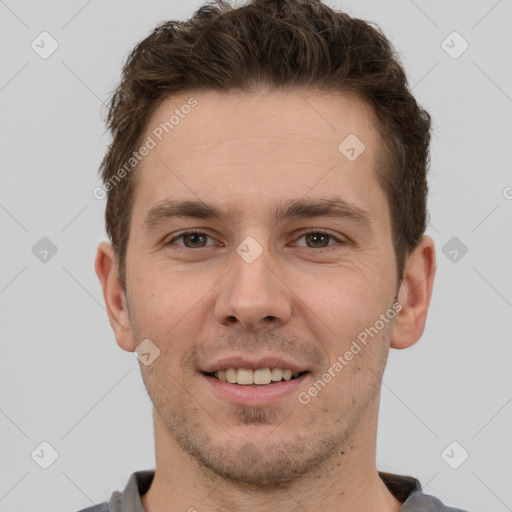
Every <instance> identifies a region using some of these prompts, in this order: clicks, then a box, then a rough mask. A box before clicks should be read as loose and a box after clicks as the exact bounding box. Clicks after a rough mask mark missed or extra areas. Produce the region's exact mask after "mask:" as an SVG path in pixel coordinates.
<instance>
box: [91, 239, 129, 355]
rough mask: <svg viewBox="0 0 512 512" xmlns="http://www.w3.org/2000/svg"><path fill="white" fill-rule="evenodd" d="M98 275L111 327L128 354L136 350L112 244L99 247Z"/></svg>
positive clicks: (96, 265) (118, 342)
mask: <svg viewBox="0 0 512 512" xmlns="http://www.w3.org/2000/svg"><path fill="white" fill-rule="evenodd" d="M94 268H95V270H96V275H97V276H98V279H99V280H100V283H101V287H102V289H103V299H104V301H105V306H106V309H107V313H108V318H109V321H110V325H111V327H112V329H113V331H114V334H115V337H116V341H117V344H118V345H119V346H120V347H121V348H122V349H123V350H126V351H128V352H133V351H134V350H135V342H134V339H133V333H132V328H131V324H130V317H129V313H128V307H127V303H126V297H125V293H124V290H123V286H122V283H121V280H120V279H119V274H118V271H117V265H116V256H115V252H114V248H113V247H112V244H110V243H108V242H102V243H101V244H100V245H99V246H98V251H97V254H96V261H95V264H94Z"/></svg>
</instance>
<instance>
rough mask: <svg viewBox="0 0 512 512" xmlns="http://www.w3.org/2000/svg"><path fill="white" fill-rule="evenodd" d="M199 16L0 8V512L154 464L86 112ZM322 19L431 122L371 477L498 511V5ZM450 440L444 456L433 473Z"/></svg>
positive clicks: (97, 130)
mask: <svg viewBox="0 0 512 512" xmlns="http://www.w3.org/2000/svg"><path fill="white" fill-rule="evenodd" d="M199 5H200V2H197V1H194V2H188V3H186V4H184V3H181V2H178V1H164V0H159V1H157V0H153V1H146V2H133V1H132V2H122V1H120V0H116V1H102V2H100V1H99V0H92V1H84V0H73V1H69V0H68V1H64V0H61V1H46V2H36V1H15V0H5V1H3V0H0V59H1V60H0V62H1V66H0V116H1V117H0V118H1V128H0V130H1V132H0V135H1V136H0V155H1V180H2V181H1V188H0V225H1V233H2V242H1V274H0V314H1V329H2V337H1V340H2V341H1V343H2V345H1V347H2V351H1V353H2V357H1V358H0V390H1V395H0V446H1V456H0V460H1V464H0V511H13V512H25V511H35V510H37V511H39V512H46V511H48V512H49V511H52V512H70V511H75V510H79V509H81V508H83V507H86V506H90V505H91V504H92V503H99V502H102V501H105V500H107V499H108V498H109V497H110V494H111V493H112V491H113V490H122V489H123V488H124V486H125V484H126V481H127V479H128V476H129V475H130V474H131V473H132V472H133V471H136V470H141V469H151V468H153V467H154V446H153V430H152V420H151V403H150V400H149V398H148V396H147V394H146V391H145V388H144V385H143V383H142V379H141V377H140V372H139V368H138V362H137V360H136V359H135V357H134V356H133V355H132V354H129V353H127V352H124V351H123V350H121V349H120V348H119V347H118V346H117V344H116V342H115V338H114V336H113V333H112V330H111V328H110V325H109V323H108V319H107V314H106V311H105V309H104V304H103V297H102V294H101V288H100V285H99V282H98V280H97V277H96V275H95V272H94V268H93V264H94V257H95V253H96V247H97V245H98V243H99V242H100V241H101V240H103V239H105V238H106V235H105V232H104V228H103V213H104V206H105V202H104V200H97V199H95V198H94V197H93V195H92V191H93V189H94V188H95V187H97V186H98V185H100V181H99V179H98V177H97V169H98V166H99V163H100V161H101V158H102V156H103V153H104V151H105V148H106V145H107V143H108V142H109V141H110V138H109V136H108V135H107V134H105V130H104V124H103V121H102V118H101V106H102V102H103V101H104V100H105V99H106V98H107V94H108V93H109V92H110V91H111V90H112V88H113V87H114V86H115V85H116V84H117V82H118V79H119V76H120V68H121V63H122V61H123V59H124V57H125V55H126V54H127V52H128V51H129V50H130V49H131V48H132V47H133V46H134V45H135V43H136V42H138V41H139V40H140V39H142V38H143V37H145V36H146V35H147V34H148V32H149V31H150V30H151V29H152V28H153V27H154V26H155V25H156V24H157V23H159V22H161V21H164V20H167V19H173V18H175V19H176V18H180V19H183V18H186V17H189V16H190V15H191V14H192V13H193V11H194V10H195V9H196V8H197V7H198V6H199ZM330 5H331V6H335V7H339V8H342V9H345V10H347V11H348V12H349V13H350V14H352V15H354V16H356V17H361V18H363V19H366V20H369V21H374V22H376V23H377V24H379V26H380V27H382V29H383V30H384V32H385V33H386V34H387V36H388V37H390V39H391V40H392V42H393V43H394V44H395V46H396V48H397V49H398V50H399V52H400V54H401V56H402V59H403V62H404V65H405V67H406V70H407V72H408V75H409V77H410V82H411V84H412V85H413V92H414V93H415V95H416V96H417V98H418V100H419V101H420V103H421V104H422V105H423V106H424V107H425V108H427V110H428V111H429V112H430V113H431V115H432V117H433V120H434V138H433V143H432V166H431V175H430V186H431V191H430V202H429V210H430V212H431V220H430V226H429V230H428V234H430V235H431V236H433V238H434V240H435V241H436V247H437V258H438V268H437V277H436V281H435V284H434V294H433V298H432V304H431V308H430V313H429V317H428V321H427V328H426V330H425V334H424V335H423V338H422V339H421V340H420V341H419V342H418V343H417V344H416V345H414V346H413V347H411V348H410V349H408V350H403V351H397V350H392V351H391V353H390V359H389V363H388V367H387V369H386V373H385V377H384V383H383V387H382V402H381V414H380V423H379V432H378V444H377V451H378V460H377V462H378V468H379V469H380V470H384V471H391V472H397V473H401V474H410V475H413V476H416V477H417V478H419V479H420V481H421V482H422V484H423V486H424V489H425V492H427V493H428V494H433V495H436V496H438V497H439V498H441V499H442V500H443V501H444V502H445V503H447V504H449V505H452V506H458V507H461V508H466V509H468V510H471V511H473V510H475V511H476V510H485V511H486V512H490V511H496V512H502V511H506V510H512V486H511V485H510V484H511V476H512V462H511V461H512V440H511V435H510V433H511V427H512V404H511V403H510V402H511V401H512V384H511V378H510V361H511V360H512V343H511V341H512V340H511V334H510V333H511V327H510V320H511V318H512V274H511V272H510V262H511V261H512V242H511V236H510V235H511V232H512V231H511V220H512V200H511V198H512V188H507V187H512V172H511V157H510V152H509V148H510V137H511V129H510V116H511V114H512V71H511V65H510V62H511V61H510V51H511V49H512V34H511V29H510V21H511V20H512V5H511V1H510V0H500V1H496V0H485V1H471V2H469V1H462V0H457V1H455V0H454V1H450V2H445V1H440V0H436V1H428V2H427V1H426V0H415V1H408V0H407V1H406V0H394V1H387V2H378V1H373V2H370V1H357V2H356V1H355V0H351V1H345V2H336V3H334V2H331V3H330ZM43 31H47V32H49V33H50V34H51V36H52V37H53V38H54V39H55V40H56V41H57V42H58V44H59V47H58V49H57V50H56V51H55V52H54V53H53V54H52V55H51V56H50V57H48V58H47V59H43V58H41V57H40V56H39V55H38V54H37V53H36V52H35V51H34V50H33V49H32V48H31V43H32V41H33V40H36V42H37V40H38V39H37V37H38V36H39V34H40V33H41V32H43ZM453 31H457V32H458V33H460V35H461V36H462V37H463V38H464V39H465V40H466V41H467V42H468V43H469V48H468V49H467V50H466V51H465V52H464V53H463V54H462V55H460V56H459V57H458V58H452V57H451V56H449V55H448V54H447V53H446V51H445V50H444V49H443V47H442V46H441V44H442V41H443V40H445V39H446V38H447V36H449V34H451V33H452V32H453ZM452 41H453V42H452ZM446 44H449V45H450V46H452V47H453V48H452V50H451V51H452V53H453V52H454V51H457V50H459V49H460V48H462V46H461V40H457V39H455V40H454V39H453V37H452V39H448V40H447V43H445V45H446ZM46 48H48V46H46ZM43 237H47V238H49V239H50V240H51V241H52V243H53V244H54V245H55V246H56V248H57V253H56V254H55V255H53V256H52V257H51V253H49V254H48V256H47V260H48V261H46V262H43V261H40V259H39V258H38V257H36V255H35V254H34V253H33V247H34V246H35V245H36V244H37V243H38V241H39V240H40V239H41V238H43ZM452 237H457V239H458V240H459V241H458V242H457V241H456V244H458V245H459V247H458V248H457V247H456V246H452V245H448V246H447V247H445V245H446V244H447V243H448V242H449V241H450V239H452ZM40 243H43V244H44V243H46V242H40ZM453 243H454V242H451V244H453ZM461 243H462V244H464V246H465V247H467V253H466V254H465V255H463V256H461V255H462V252H461V251H460V248H461V247H462V246H461V245H460V244H461ZM37 247H38V246H36V249H37ZM443 247H445V249H444V252H446V254H447V255H445V254H444V253H443ZM454 249H455V250H457V251H458V252H457V260H456V261H451V259H453V257H454V254H455V253H453V252H452V254H451V255H450V251H453V250H454ZM34 251H35V252H36V253H37V251H36V250H34ZM41 257H42V256H41ZM44 441H46V442H48V443H49V444H50V445H51V446H52V447H53V448H54V449H55V450H56V451H57V452H58V458H57V460H55V462H54V463H53V464H52V465H51V466H50V467H48V469H42V468H41V467H40V466H39V465H38V464H37V463H36V462H35V460H37V456H36V455H34V456H33V457H32V456H31V454H32V453H33V452H34V450H35V453H39V454H41V453H44V456H41V457H40V460H42V459H43V458H44V457H48V456H49V455H48V454H49V453H50V452H49V450H48V449H46V451H45V448H44V445H43V448H41V446H40V444H41V443H42V442H44ZM453 441H456V442H457V443H459V445H460V446H461V447H462V448H460V447H459V445H457V446H456V447H455V449H454V450H453V451H451V449H449V450H448V454H449V456H450V457H449V459H447V456H446V455H445V457H444V458H443V457H442V455H441V454H442V452H443V451H444V450H445V448H446V447H447V446H448V445H449V444H450V443H452V442H453ZM41 449H43V452H41ZM462 449H464V450H466V451H467V452H468V453H469V458H468V459H467V460H466V461H465V462H464V463H463V464H462V465H460V467H458V468H457V469H452V467H450V466H449V465H448V464H447V462H446V460H450V462H451V463H452V464H454V462H455V463H456V462H457V461H459V462H460V460H461V459H460V457H461V453H462V451H461V450H462Z"/></svg>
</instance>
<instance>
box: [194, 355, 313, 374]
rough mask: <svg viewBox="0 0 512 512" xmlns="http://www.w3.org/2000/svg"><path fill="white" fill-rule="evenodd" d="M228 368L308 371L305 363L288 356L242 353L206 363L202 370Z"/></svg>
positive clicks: (210, 371)
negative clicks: (244, 354) (254, 355)
mask: <svg viewBox="0 0 512 512" xmlns="http://www.w3.org/2000/svg"><path fill="white" fill-rule="evenodd" d="M228 368H248V369H251V370H258V369H259V368H271V369H272V368H283V369H288V370H291V371H292V372H299V373H300V372H305V371H308V369H307V367H306V366H305V365H304V364H301V363H298V362H296V361H293V360H291V359H289V358H288V357H287V356H262V357H247V356H243V355H240V354H239V355H234V356H229V357H222V358H220V359H217V360H216V361H211V362H208V363H205V364H204V365H203V366H202V367H201V368H200V370H201V371H202V372H205V373H212V372H216V371H218V370H227V369H228Z"/></svg>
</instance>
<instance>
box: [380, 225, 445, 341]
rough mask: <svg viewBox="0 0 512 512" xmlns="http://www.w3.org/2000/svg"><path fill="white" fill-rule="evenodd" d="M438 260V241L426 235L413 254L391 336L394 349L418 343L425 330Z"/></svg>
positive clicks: (405, 273) (407, 269) (406, 266)
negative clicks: (436, 251) (436, 255)
mask: <svg viewBox="0 0 512 512" xmlns="http://www.w3.org/2000/svg"><path fill="white" fill-rule="evenodd" d="M435 271H436V257H435V246H434V241H433V240H432V238H431V237H429V236H427V235H424V236H423V237H422V238H421V240H420V243H419V245H418V246H417V247H416V249H414V251H412V253H411V254H410V255H409V257H408V259H407V262H406V265H405V272H404V278H403V281H402V284H401V286H400V290H399V292H398V302H399V303H400V305H401V309H400V311H399V312H398V314H397V316H396V318H395V323H394V325H393V330H392V333H391V344H390V346H391V347H392V348H398V349H402V348H407V347H410V346H411V345H414V343H416V342H417V341H418V340H419V339H420V337H421V335H422V334H423V331H424V329H425V322H426V320H427V313H428V308H429V305H430V299H431V297H432V289H433V284H434V276H435Z"/></svg>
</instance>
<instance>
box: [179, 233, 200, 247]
mask: <svg viewBox="0 0 512 512" xmlns="http://www.w3.org/2000/svg"><path fill="white" fill-rule="evenodd" d="M192 237H194V238H196V237H197V238H204V235H201V234H200V233H189V234H187V235H183V239H184V240H190V239H191V238H192ZM185 245H187V244H185ZM192 245H193V246H194V247H195V246H196V244H195V243H194V242H192Z"/></svg>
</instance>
